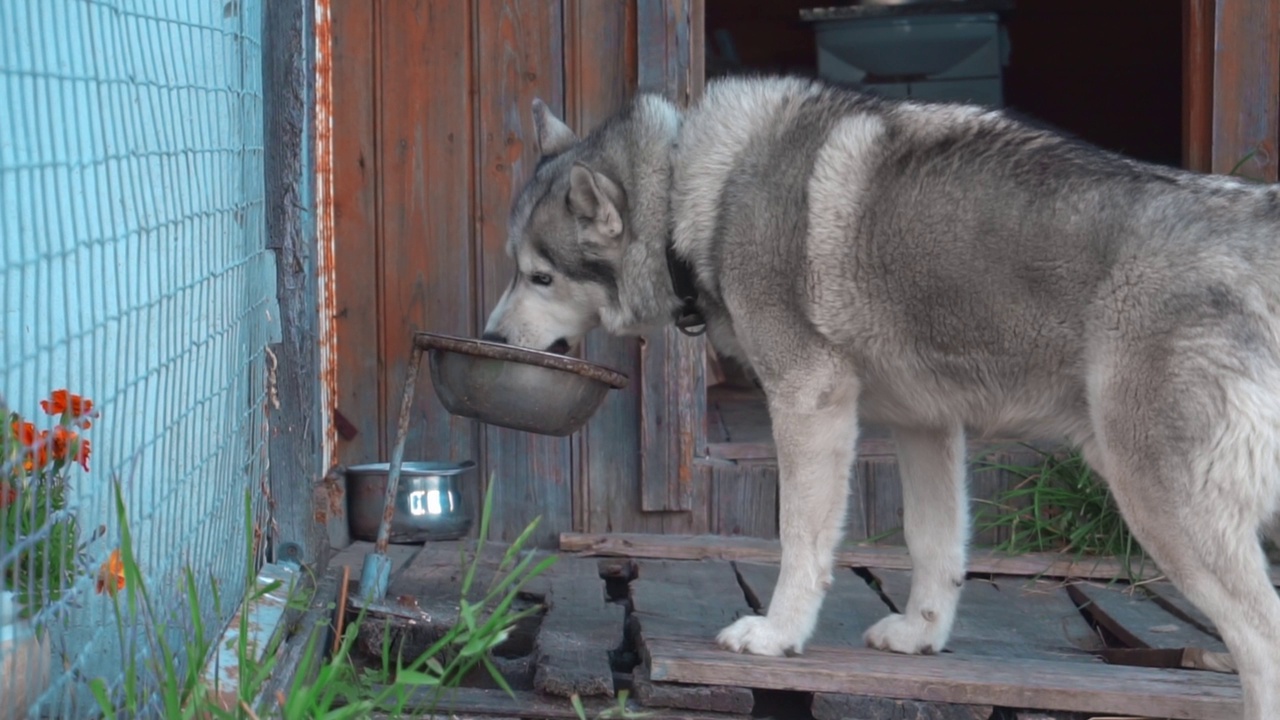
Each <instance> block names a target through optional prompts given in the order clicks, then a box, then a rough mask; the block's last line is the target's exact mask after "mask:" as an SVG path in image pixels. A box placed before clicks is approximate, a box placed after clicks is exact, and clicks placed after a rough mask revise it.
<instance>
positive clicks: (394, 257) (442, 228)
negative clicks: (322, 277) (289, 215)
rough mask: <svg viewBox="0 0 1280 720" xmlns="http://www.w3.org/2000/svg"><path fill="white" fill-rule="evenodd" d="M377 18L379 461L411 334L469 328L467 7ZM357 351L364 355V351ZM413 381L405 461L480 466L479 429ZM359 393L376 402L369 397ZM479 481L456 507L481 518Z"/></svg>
mask: <svg viewBox="0 0 1280 720" xmlns="http://www.w3.org/2000/svg"><path fill="white" fill-rule="evenodd" d="M377 7H378V31H377V32H378V36H377V37H378V39H377V43H376V44H377V47H378V50H379V55H378V63H379V65H378V75H377V79H376V87H375V90H374V92H375V94H376V97H377V98H378V101H379V110H378V115H377V118H378V126H377V129H376V132H377V133H378V141H377V149H378V151H377V158H376V163H377V165H376V167H377V168H378V172H379V178H380V189H379V196H380V200H379V204H380V210H379V216H378V231H379V243H380V245H379V248H378V251H377V253H376V255H377V259H378V276H377V278H375V279H374V280H373V282H375V283H376V288H377V289H378V291H379V292H380V293H381V295H380V298H381V299H380V307H381V316H380V318H379V326H380V337H381V343H380V347H381V351H380V358H379V359H380V362H381V363H382V373H383V374H382V381H381V383H380V384H379V385H378V386H377V392H378V393H379V394H380V396H381V398H382V400H381V404H380V406H379V407H380V409H379V411H378V414H377V415H375V416H372V417H370V418H368V419H367V420H366V421H369V422H372V423H375V424H376V425H377V426H379V427H380V429H381V435H382V441H381V445H380V447H381V449H382V450H383V451H389V449H390V445H391V443H392V442H393V441H394V438H395V436H396V432H395V428H396V424H397V422H398V421H399V417H398V415H399V411H398V408H399V407H400V399H401V395H402V394H403V392H404V382H405V374H406V368H407V366H408V361H409V353H410V347H411V344H412V339H413V334H414V333H415V332H417V331H420V330H428V331H432V332H443V333H451V334H456V335H464V336H467V335H471V334H472V332H473V330H474V329H475V320H476V309H475V307H474V303H473V300H472V298H473V296H474V293H475V286H474V284H473V282H472V277H473V273H472V272H471V268H472V267H473V261H474V258H473V255H474V249H473V243H472V242H471V238H472V230H473V227H472V209H473V205H472V185H473V182H474V170H475V168H474V160H473V157H472V152H471V149H472V145H473V141H474V139H475V138H474V137H473V130H472V127H473V123H472V118H473V112H472V111H473V107H472V95H471V86H472V81H473V77H472V69H473V68H472V55H473V51H474V48H473V47H472V42H471V38H472V32H471V14H472V2H471V0H407V1H406V2H379V3H377ZM425 48H429V49H430V50H429V51H426V50H424V49H425ZM354 321H355V322H368V321H369V318H368V317H367V316H366V317H364V318H354ZM360 350H363V351H364V352H369V353H371V352H374V350H373V348H372V347H369V348H360ZM421 373H422V374H421V376H420V377H419V378H418V379H417V382H418V386H417V387H418V388H419V389H418V391H417V393H416V394H415V398H414V403H413V406H412V410H411V412H412V420H411V422H412V425H411V426H410V427H411V429H412V432H410V433H409V438H408V444H407V445H406V448H405V459H406V460H408V459H435V460H454V461H461V460H467V459H476V460H479V459H480V449H479V435H478V433H477V424H476V423H475V422H474V421H472V420H468V419H466V418H460V417H454V416H452V415H450V414H449V413H448V412H447V411H445V409H444V407H443V406H442V405H440V402H439V400H437V399H436V396H435V392H434V391H433V390H431V387H430V385H431V378H430V373H428V372H427V370H426V367H425V364H424V367H423V368H422V370H421ZM357 391H359V392H365V393H369V392H374V387H373V386H369V385H364V386H361V387H359V388H357ZM392 408H397V410H394V411H393V410H391V409H392ZM362 432H363V431H362ZM477 478H478V479H479V480H480V482H477V483H474V484H473V486H472V487H471V488H470V492H469V494H468V495H467V497H466V501H467V502H469V503H470V504H471V505H470V506H471V507H473V508H479V507H480V505H479V502H480V498H481V497H482V495H481V493H480V490H481V487H480V486H481V485H482V484H483V482H484V481H485V480H486V479H487V476H485V475H483V474H477ZM475 525H477V526H478V525H479V523H475Z"/></svg>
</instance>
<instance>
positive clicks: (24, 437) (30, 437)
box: [13, 420, 40, 447]
mask: <svg viewBox="0 0 1280 720" xmlns="http://www.w3.org/2000/svg"><path fill="white" fill-rule="evenodd" d="M13 436H14V437H15V438H17V440H18V442H20V443H22V444H23V445H26V446H27V447H32V446H34V445H35V444H36V440H37V439H38V438H39V437H40V434H39V433H37V432H36V424H35V423H29V422H20V421H18V420H14V421H13Z"/></svg>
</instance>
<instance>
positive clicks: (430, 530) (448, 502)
mask: <svg viewBox="0 0 1280 720" xmlns="http://www.w3.org/2000/svg"><path fill="white" fill-rule="evenodd" d="M475 467H476V464H475V463H474V462H472V461H470V460H467V461H465V462H461V463H447V462H402V463H401V464H400V482H399V484H398V485H397V487H396V508H395V514H394V515H392V518H391V534H390V537H389V540H390V542H393V543H421V542H426V541H427V540H456V539H458V538H460V537H464V536H466V534H467V532H468V531H469V530H470V529H471V521H472V517H471V509H470V508H469V507H467V501H466V495H467V493H466V492H465V486H466V484H467V483H468V482H472V480H471V479H470V476H471V474H472V473H473V471H474V470H475ZM389 474H391V463H369V464H367V465H353V466H351V467H349V468H347V472H346V476H347V519H348V523H349V524H350V526H351V536H352V537H353V538H355V539H357V540H367V541H369V542H376V541H377V539H378V524H379V523H380V522H382V510H383V501H384V499H385V497H386V493H387V476H388V475H389Z"/></svg>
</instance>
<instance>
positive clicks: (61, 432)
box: [51, 425, 77, 460]
mask: <svg viewBox="0 0 1280 720" xmlns="http://www.w3.org/2000/svg"><path fill="white" fill-rule="evenodd" d="M76 437H77V435H76V434H75V433H73V432H71V431H70V430H68V429H66V428H65V427H63V426H61V425H55V426H54V428H53V442H52V443H51V444H52V447H53V458H54V459H55V460H66V459H67V446H68V445H70V444H71V442H72V441H73V440H75V439H76Z"/></svg>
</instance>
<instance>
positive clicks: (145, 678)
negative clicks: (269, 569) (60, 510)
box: [90, 480, 556, 720]
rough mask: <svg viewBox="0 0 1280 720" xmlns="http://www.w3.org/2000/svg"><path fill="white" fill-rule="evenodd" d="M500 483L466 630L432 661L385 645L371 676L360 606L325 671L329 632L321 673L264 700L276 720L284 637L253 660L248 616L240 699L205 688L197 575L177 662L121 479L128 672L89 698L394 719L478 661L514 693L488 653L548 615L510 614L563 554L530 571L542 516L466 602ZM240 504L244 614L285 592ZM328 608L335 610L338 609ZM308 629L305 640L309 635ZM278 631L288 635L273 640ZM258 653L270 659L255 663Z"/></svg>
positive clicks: (248, 508)
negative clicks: (356, 648) (357, 652)
mask: <svg viewBox="0 0 1280 720" xmlns="http://www.w3.org/2000/svg"><path fill="white" fill-rule="evenodd" d="M495 485H496V483H494V482H490V483H489V490H488V492H486V495H485V499H484V507H483V509H482V512H481V519H480V530H479V537H480V538H481V539H480V540H479V541H478V545H479V546H478V547H477V548H476V550H475V552H474V554H473V556H472V559H471V562H470V564H469V565H468V566H467V568H466V574H465V577H464V580H463V586H462V593H461V596H462V597H461V600H460V604H461V612H460V620H459V622H458V623H457V624H456V625H455V626H454V627H452V628H450V630H449V631H448V632H446V633H445V634H444V636H443V637H441V638H440V639H439V640H438V641H437V642H436V643H435V644H433V645H432V646H431V647H430V648H428V649H427V650H426V651H425V652H424V653H422V654H421V655H420V656H419V657H417V658H415V659H413V660H412V661H410V662H408V663H405V662H403V659H402V658H395V659H394V662H392V661H391V659H390V656H391V653H390V641H389V636H388V637H387V638H384V650H386V651H387V652H385V653H384V656H383V664H382V667H381V668H379V669H376V670H372V671H371V670H367V669H360V668H358V667H356V665H355V664H354V663H353V662H352V657H351V649H352V646H353V645H354V643H355V640H356V637H357V634H358V631H359V627H360V625H361V623H362V622H363V620H364V616H365V611H364V610H363V609H362V610H361V611H360V613H359V614H358V616H357V618H355V620H354V621H353V622H351V623H349V624H348V625H347V626H346V627H345V630H344V632H343V634H342V637H341V642H340V643H339V645H338V647H337V650H336V651H335V652H334V653H333V654H332V655H330V656H328V657H324V658H321V659H319V660H320V661H319V662H318V663H317V662H315V661H317V659H318V656H319V655H322V654H323V653H324V652H325V650H324V648H323V647H322V646H321V645H320V644H319V643H320V641H321V639H322V638H323V636H324V633H322V632H309V633H308V635H309V637H308V641H307V645H306V647H305V649H304V651H303V656H302V661H301V664H300V667H303V668H308V667H316V665H317V664H318V669H317V670H316V672H315V673H314V676H312V677H307V676H306V675H304V674H302V673H300V674H299V675H298V676H296V677H295V678H294V680H293V683H292V686H291V687H289V688H288V689H287V690H286V691H285V692H283V693H281V694H280V695H279V697H276V698H267V699H266V700H267V702H268V703H270V704H271V708H270V710H271V714H268V713H267V708H264V707H258V708H256V709H255V707H254V705H255V703H257V702H259V695H260V694H261V692H262V690H263V688H264V687H265V686H266V684H267V682H268V681H269V679H270V678H271V675H272V672H273V671H274V670H275V662H276V659H277V657H278V654H277V653H276V650H277V648H278V645H279V643H280V642H282V640H281V639H280V638H279V637H277V638H276V639H274V640H273V641H272V642H273V644H272V646H271V647H268V648H266V652H264V653H259V652H257V650H259V648H255V647H252V646H251V644H250V638H251V636H252V633H251V632H250V628H249V627H248V622H249V613H248V612H241V613H240V623H241V625H240V627H239V631H240V632H239V639H238V642H237V645H236V654H237V661H238V668H237V674H238V677H239V687H238V693H237V696H236V697H235V698H233V699H228V698H226V697H222V696H220V695H219V693H218V692H217V689H216V688H211V687H208V686H207V685H206V683H205V681H204V679H203V677H202V671H203V669H204V665H205V662H206V661H207V660H208V659H209V658H210V657H211V655H212V654H213V652H214V651H215V649H216V648H215V647H214V644H215V643H216V642H217V640H216V638H210V637H209V636H208V634H207V633H206V628H205V627H204V625H203V621H202V618H203V617H204V616H205V615H204V613H202V611H201V608H200V604H199V595H198V592H197V586H196V579H195V575H194V573H192V572H191V570H190V569H189V568H188V569H186V570H184V572H183V582H182V587H181V588H180V590H181V592H182V593H184V594H185V595H186V597H185V605H186V610H185V612H186V613H188V614H189V617H188V618H185V622H184V623H183V624H184V625H185V627H184V628H183V629H185V630H186V631H187V632H186V635H187V640H186V641H185V643H184V647H183V648H182V650H183V652H182V654H181V658H182V662H181V663H179V662H178V657H179V656H178V655H177V654H176V653H174V652H173V650H174V648H172V647H171V646H170V640H171V639H172V638H173V637H174V634H173V632H172V631H173V630H174V628H173V627H171V626H170V623H169V622H168V621H167V620H166V619H164V618H162V617H160V615H159V614H158V613H157V612H156V608H155V607H154V606H153V604H152V600H151V591H150V590H149V589H148V587H147V583H146V580H145V578H144V576H143V573H142V571H141V570H140V568H139V566H138V562H137V556H136V555H135V552H134V550H135V546H134V543H133V537H132V535H131V534H130V532H129V523H128V518H127V516H126V511H125V506H124V499H123V494H122V492H121V486H120V483H119V481H118V480H117V481H115V482H114V492H115V505H116V513H117V516H118V520H119V523H120V528H121V530H120V532H121V544H120V550H119V554H120V558H121V563H122V565H123V573H122V574H123V578H124V580H123V583H122V587H119V588H116V587H115V585H114V584H113V585H111V586H110V587H111V588H113V590H112V592H111V600H112V606H113V608H114V612H115V617H116V625H117V628H118V630H119V639H120V647H121V653H122V658H121V659H122V662H123V665H122V668H123V670H124V675H123V679H122V680H121V681H120V682H119V683H117V684H116V685H114V686H109V685H108V684H107V683H106V682H105V681H104V680H103V679H101V678H98V679H94V680H92V681H90V690H91V691H92V693H93V696H94V699H95V700H96V702H97V705H98V708H99V710H100V711H101V713H102V715H103V716H104V717H105V718H107V720H115V718H117V717H127V718H133V717H138V716H140V715H157V714H158V715H160V716H162V717H165V718H172V719H175V720H232V719H234V720H259V719H260V718H265V717H278V718H281V719H283V720H345V719H347V718H362V717H368V716H369V715H370V714H372V713H374V712H376V711H383V712H390V713H395V714H398V713H401V712H403V711H404V709H405V707H406V706H407V705H408V704H409V702H410V700H411V699H414V698H413V697H412V691H413V690H415V689H417V688H423V687H426V688H431V689H433V690H434V692H433V697H432V700H431V703H430V707H434V705H435V703H436V702H437V701H438V700H439V697H440V695H441V693H443V692H444V691H445V690H446V689H448V688H451V687H456V686H458V685H459V684H460V683H461V682H462V679H463V678H464V677H466V675H467V674H468V673H469V672H470V671H471V670H472V669H474V668H475V667H476V666H478V665H479V666H483V667H485V668H486V669H487V670H488V672H489V674H490V675H491V676H492V677H493V679H494V681H495V682H496V683H497V684H498V685H499V686H500V687H502V688H503V689H504V690H506V691H507V692H508V693H512V691H511V688H510V687H509V686H508V684H507V682H506V680H505V679H504V678H503V677H502V675H501V674H500V673H499V671H498V669H497V668H496V667H495V666H494V665H493V662H492V661H491V660H490V655H489V653H490V651H492V650H493V648H495V647H497V646H498V645H500V644H501V643H502V642H503V641H504V640H505V639H506V638H507V636H508V634H509V633H510V632H511V630H512V628H514V627H515V625H516V623H518V622H519V621H520V620H522V619H523V618H525V617H526V616H528V615H530V614H533V613H535V612H538V611H539V610H540V608H539V607H536V606H535V607H532V608H528V609H525V610H522V611H519V612H516V611H513V610H512V605H513V603H514V601H515V600H516V596H517V594H518V593H519V592H520V591H521V589H522V588H523V587H524V585H525V583H527V582H528V581H529V580H531V579H532V578H534V577H536V576H537V575H538V574H540V573H542V572H543V571H545V570H546V569H547V568H548V567H550V566H551V565H552V563H554V562H555V560H556V557H555V556H548V557H545V558H543V559H542V560H541V561H539V562H537V563H534V558H535V556H534V555H533V553H530V552H524V551H523V548H524V545H525V544H527V542H528V541H529V538H530V537H531V536H532V534H533V532H534V531H535V529H536V528H537V526H538V523H539V522H540V520H541V518H535V519H534V520H533V521H532V522H531V523H530V524H529V526H528V527H526V528H525V530H524V532H523V533H521V535H520V537H518V538H517V539H516V540H515V541H514V542H513V543H511V545H510V546H509V547H508V549H507V551H506V552H505V554H504V555H503V557H502V560H501V562H500V564H499V566H498V570H497V572H496V574H495V578H496V579H495V580H494V582H493V584H492V585H491V586H490V587H489V588H488V589H487V590H486V592H485V595H484V596H483V598H482V599H481V600H479V601H478V602H473V601H469V600H467V598H468V597H473V595H472V594H471V593H470V590H471V586H472V584H473V582H474V580H475V577H476V569H477V566H478V563H479V559H480V557H481V555H482V550H483V546H484V540H483V538H485V537H486V535H487V533H488V527H489V520H490V516H491V513H492V503H493V488H494V486H495ZM244 508H245V522H246V534H245V538H244V541H245V545H246V548H247V556H246V575H245V592H244V596H243V598H242V602H243V603H244V604H243V605H242V607H243V608H248V607H251V606H252V605H253V604H254V603H256V602H258V601H259V600H261V599H262V598H263V597H265V596H266V595H267V594H268V593H271V592H273V591H275V590H278V589H279V584H280V583H279V581H274V582H271V583H266V584H264V583H261V582H259V581H258V578H257V567H256V563H255V562H254V558H255V552H254V550H255V548H256V546H257V543H256V542H255V539H254V529H253V528H254V523H253V511H252V502H251V497H250V495H249V493H248V492H246V493H245V502H244ZM464 562H465V553H464ZM310 600H311V599H310V597H306V596H303V595H297V594H294V595H291V596H290V597H289V599H288V603H289V605H290V606H292V607H295V608H296V607H298V606H299V604H300V603H301V604H303V605H306V604H309V603H310ZM214 603H215V606H216V605H217V604H218V603H219V598H218V596H217V593H216V586H215V593H214ZM328 609H329V610H330V611H332V609H333V608H332V604H331V606H330V607H329V608H328ZM326 624H327V621H326ZM132 627H141V629H142V632H141V637H140V638H139V637H135V635H136V634H135V633H131V632H128V631H127V629H128V628H132ZM300 630H301V631H302V632H306V631H308V630H310V628H301V629H300ZM279 635H282V634H281V633H277V636H279ZM259 656H261V658H262V660H258V657H259ZM512 694H513V693H512ZM264 704H266V703H264ZM416 704H417V703H416V702H415V705H416ZM157 706H158V707H157ZM428 711H429V709H428Z"/></svg>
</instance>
